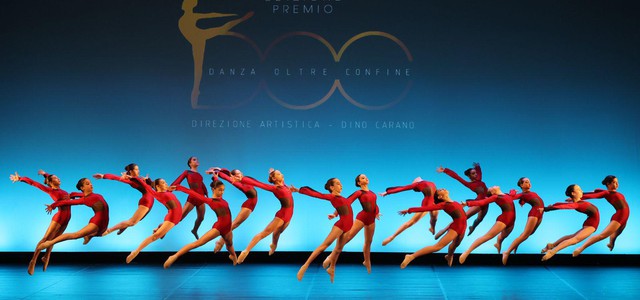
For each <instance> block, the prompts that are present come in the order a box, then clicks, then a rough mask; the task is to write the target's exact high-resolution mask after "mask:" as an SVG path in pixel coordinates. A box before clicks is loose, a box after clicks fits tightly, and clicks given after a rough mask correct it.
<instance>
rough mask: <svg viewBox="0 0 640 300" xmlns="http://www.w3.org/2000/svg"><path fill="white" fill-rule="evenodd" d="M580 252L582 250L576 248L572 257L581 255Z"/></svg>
mask: <svg viewBox="0 0 640 300" xmlns="http://www.w3.org/2000/svg"><path fill="white" fill-rule="evenodd" d="M582 250H583V249H582V248H576V249H575V250H573V254H572V256H573V257H576V256H578V255H580V253H582Z"/></svg>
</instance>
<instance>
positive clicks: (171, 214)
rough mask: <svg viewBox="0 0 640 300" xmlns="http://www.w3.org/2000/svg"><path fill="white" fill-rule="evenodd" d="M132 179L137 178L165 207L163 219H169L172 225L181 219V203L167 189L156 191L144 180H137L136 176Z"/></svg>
mask: <svg viewBox="0 0 640 300" xmlns="http://www.w3.org/2000/svg"><path fill="white" fill-rule="evenodd" d="M133 180H137V181H138V182H139V183H140V184H142V186H144V188H145V189H146V190H147V192H148V193H150V194H151V195H153V197H155V198H156V199H157V200H158V201H159V202H160V203H162V204H163V205H164V207H166V208H167V210H168V212H167V215H166V216H165V217H164V220H165V221H169V222H171V223H173V224H174V225H177V224H178V223H180V221H181V220H182V205H180V201H178V198H176V196H175V195H174V194H173V193H172V192H169V191H166V192H157V191H155V190H154V189H152V188H151V187H150V186H149V185H148V184H147V183H146V182H144V181H141V180H139V179H138V178H134V179H133Z"/></svg>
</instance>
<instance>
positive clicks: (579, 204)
mask: <svg viewBox="0 0 640 300" xmlns="http://www.w3.org/2000/svg"><path fill="white" fill-rule="evenodd" d="M564 193H565V195H567V196H569V197H571V200H570V202H560V203H555V204H553V205H551V206H547V207H545V208H544V211H552V210H557V209H575V210H576V211H577V212H579V213H583V214H585V215H587V219H586V220H585V221H584V223H582V228H580V230H578V231H577V232H576V233H574V234H570V235H565V236H563V237H561V238H560V239H558V240H557V241H555V242H554V243H549V244H547V246H546V247H544V249H542V253H546V254H545V255H544V256H543V257H542V261H545V260H548V259H550V258H552V257H553V256H554V255H556V253H558V251H560V250H562V249H564V248H566V247H569V246H571V245H575V244H577V243H579V242H581V241H583V240H584V239H586V238H587V237H588V236H590V235H591V234H592V233H594V232H595V231H596V229H598V225H599V224H600V212H599V211H598V208H597V207H596V206H595V205H593V204H591V203H589V202H588V201H582V189H581V188H580V186H578V185H577V184H572V185H570V186H568V187H567V190H566V191H565V192H564Z"/></svg>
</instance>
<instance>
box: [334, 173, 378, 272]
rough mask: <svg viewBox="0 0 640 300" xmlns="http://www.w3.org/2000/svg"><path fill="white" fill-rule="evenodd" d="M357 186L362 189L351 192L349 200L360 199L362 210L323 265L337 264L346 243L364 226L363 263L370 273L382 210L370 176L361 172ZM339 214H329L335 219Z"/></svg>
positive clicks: (357, 178) (350, 201)
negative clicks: (378, 219)
mask: <svg viewBox="0 0 640 300" xmlns="http://www.w3.org/2000/svg"><path fill="white" fill-rule="evenodd" d="M356 186H357V187H359V188H360V190H358V191H355V192H354V193H353V194H351V196H349V198H347V200H348V201H349V205H351V204H352V203H353V201H355V200H356V199H359V200H360V205H362V211H361V212H359V213H358V214H357V215H356V219H355V221H354V222H353V226H351V230H349V232H346V233H345V234H344V236H343V238H342V240H341V239H338V243H337V244H336V246H335V247H334V248H333V251H331V254H330V255H329V256H327V258H326V259H325V260H324V262H323V263H322V267H324V268H325V269H328V268H330V267H332V266H335V264H336V262H337V261H338V257H339V256H340V253H342V249H343V247H344V244H346V243H348V242H349V241H351V239H353V237H354V236H356V234H358V232H360V230H361V229H362V228H364V246H363V248H362V254H363V255H364V261H363V262H362V265H364V266H365V267H366V268H367V272H368V273H371V242H372V241H373V233H374V232H375V230H376V219H377V218H378V214H379V212H380V210H379V209H378V205H377V204H376V199H377V197H376V193H374V192H372V191H370V190H369V178H367V176H366V175H364V174H360V175H358V176H356ZM337 216H338V211H335V212H334V213H333V214H331V215H329V219H333V218H335V217H337Z"/></svg>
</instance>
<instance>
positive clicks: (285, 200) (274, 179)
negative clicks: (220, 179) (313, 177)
mask: <svg viewBox="0 0 640 300" xmlns="http://www.w3.org/2000/svg"><path fill="white" fill-rule="evenodd" d="M240 182H241V183H245V184H249V185H252V186H255V187H258V188H261V189H263V190H267V191H269V192H272V193H273V195H274V196H276V198H277V199H278V200H280V210H279V211H278V212H277V213H276V216H275V218H273V220H272V221H271V223H269V225H267V227H266V228H265V229H264V230H263V231H262V232H260V233H258V234H256V235H255V236H254V237H253V239H251V242H249V245H247V248H245V249H244V250H243V251H242V252H241V253H240V256H239V257H238V263H239V264H241V263H242V262H243V261H244V259H245V258H246V257H247V255H249V253H250V252H251V249H253V247H254V246H255V245H256V244H257V243H258V242H259V241H261V240H262V239H264V238H266V237H267V236H269V235H270V234H271V245H270V246H269V255H272V254H273V253H274V252H275V251H276V248H277V247H278V239H280V234H282V232H283V231H284V230H285V229H287V226H289V222H291V217H292V216H293V196H292V195H291V189H292V187H288V186H286V185H285V184H284V176H283V175H282V173H281V172H280V171H278V170H274V169H270V170H269V182H270V183H272V184H265V183H262V182H260V181H257V180H255V179H253V178H251V177H248V176H244V177H242V180H241V181H240Z"/></svg>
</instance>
